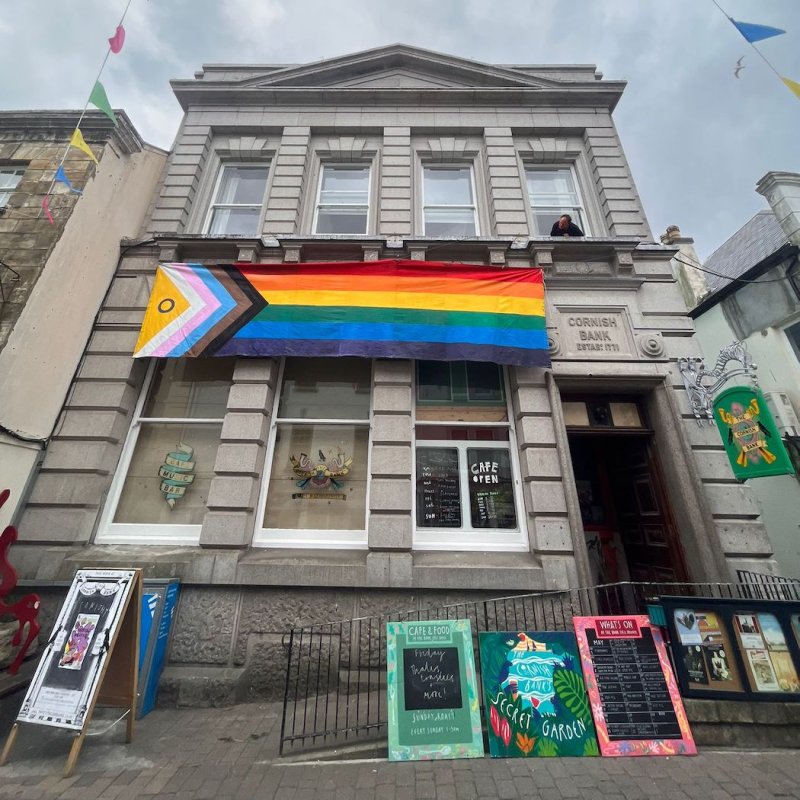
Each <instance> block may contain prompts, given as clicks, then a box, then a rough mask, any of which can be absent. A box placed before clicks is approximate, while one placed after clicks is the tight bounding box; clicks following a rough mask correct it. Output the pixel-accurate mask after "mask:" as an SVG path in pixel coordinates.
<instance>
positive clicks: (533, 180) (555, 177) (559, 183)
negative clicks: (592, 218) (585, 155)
mask: <svg viewBox="0 0 800 800" xmlns="http://www.w3.org/2000/svg"><path fill="white" fill-rule="evenodd" d="M525 177H526V180H527V183H528V200H529V202H530V206H531V214H532V216H533V227H534V233H535V235H536V236H549V235H550V231H551V230H552V228H553V225H554V224H555V223H556V222H557V221H558V219H559V217H561V216H562V214H569V215H570V217H572V221H573V222H574V223H575V224H576V225H577V226H578V227H579V228H580V229H581V230H582V231H583V232H584V234H586V235H587V236H588V235H589V231H588V230H587V223H586V214H585V213H584V209H583V204H582V202H581V198H580V195H579V193H578V189H577V181H576V180H575V175H574V173H573V171H572V168H571V167H557V168H552V167H551V168H547V169H540V168H538V167H536V168H534V167H530V168H528V169H526V170H525Z"/></svg>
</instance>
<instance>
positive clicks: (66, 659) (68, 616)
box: [0, 569, 142, 777]
mask: <svg viewBox="0 0 800 800" xmlns="http://www.w3.org/2000/svg"><path fill="white" fill-rule="evenodd" d="M141 592H142V574H141V571H140V570H136V569H126V570H119V569H108V570H101V569H98V570H95V569H91V570H78V571H77V573H76V574H75V578H74V580H73V582H72V585H71V586H70V588H69V591H68V592H67V596H66V598H65V600H64V604H63V605H62V607H61V611H60V612H59V614H58V618H57V619H56V623H55V626H54V629H53V633H52V635H51V637H50V640H49V641H48V643H47V645H46V646H45V648H44V651H43V652H42V656H41V659H40V661H39V664H38V666H37V668H36V672H35V674H34V676H33V679H32V681H31V683H30V686H29V687H28V691H27V693H26V694H25V698H24V699H23V701H22V707H21V708H20V711H19V714H18V715H17V719H16V722H15V723H14V726H13V728H12V729H11V733H10V734H9V737H8V740H7V741H6V745H5V747H4V749H3V753H2V756H0V764H3V763H5V761H6V759H7V758H8V756H9V754H10V752H11V748H12V747H13V744H14V740H15V738H16V735H17V732H18V726H19V725H20V723H23V722H24V723H28V724H32V725H46V726H48V727H54V728H62V729H65V730H68V731H72V732H74V733H75V734H77V736H76V739H75V740H74V741H73V745H72V749H71V750H70V754H69V757H68V759H67V764H66V767H65V772H64V775H65V777H66V776H68V775H69V774H70V773H71V772H72V769H73V768H74V766H75V762H76V761H77V758H78V754H79V753H80V748H81V746H82V744H83V738H84V736H85V735H86V728H87V726H88V724H89V721H90V719H91V716H92V712H93V711H94V707H95V704H96V703H97V702H98V701H100V702H101V703H103V704H104V705H110V706H117V707H122V708H126V709H127V710H128V711H127V738H128V741H130V740H131V738H132V737H133V726H134V718H135V715H136V684H137V672H138V660H139V659H138V649H139V647H138V646H139V622H140V605H141Z"/></svg>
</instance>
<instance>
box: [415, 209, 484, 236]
mask: <svg viewBox="0 0 800 800" xmlns="http://www.w3.org/2000/svg"><path fill="white" fill-rule="evenodd" d="M425 234H426V235H427V236H474V235H475V215H474V213H473V212H472V210H471V209H448V208H426V209H425Z"/></svg>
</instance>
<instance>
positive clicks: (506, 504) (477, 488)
mask: <svg viewBox="0 0 800 800" xmlns="http://www.w3.org/2000/svg"><path fill="white" fill-rule="evenodd" d="M467 472H468V477H469V506H470V511H471V513H472V527H473V528H516V527H517V513H516V510H515V508H514V482H513V478H512V476H511V459H510V457H509V454H508V450H503V449H500V448H496V447H491V448H490V447H470V448H467Z"/></svg>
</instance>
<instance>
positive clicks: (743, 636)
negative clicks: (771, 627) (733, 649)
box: [733, 614, 764, 650]
mask: <svg viewBox="0 0 800 800" xmlns="http://www.w3.org/2000/svg"><path fill="white" fill-rule="evenodd" d="M733 620H734V623H735V624H736V633H737V635H738V636H739V641H740V642H741V645H742V647H743V648H744V649H745V650H758V649H759V648H762V647H764V640H763V639H762V638H761V629H760V628H759V627H758V622H756V615H755V614H734V617H733Z"/></svg>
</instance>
